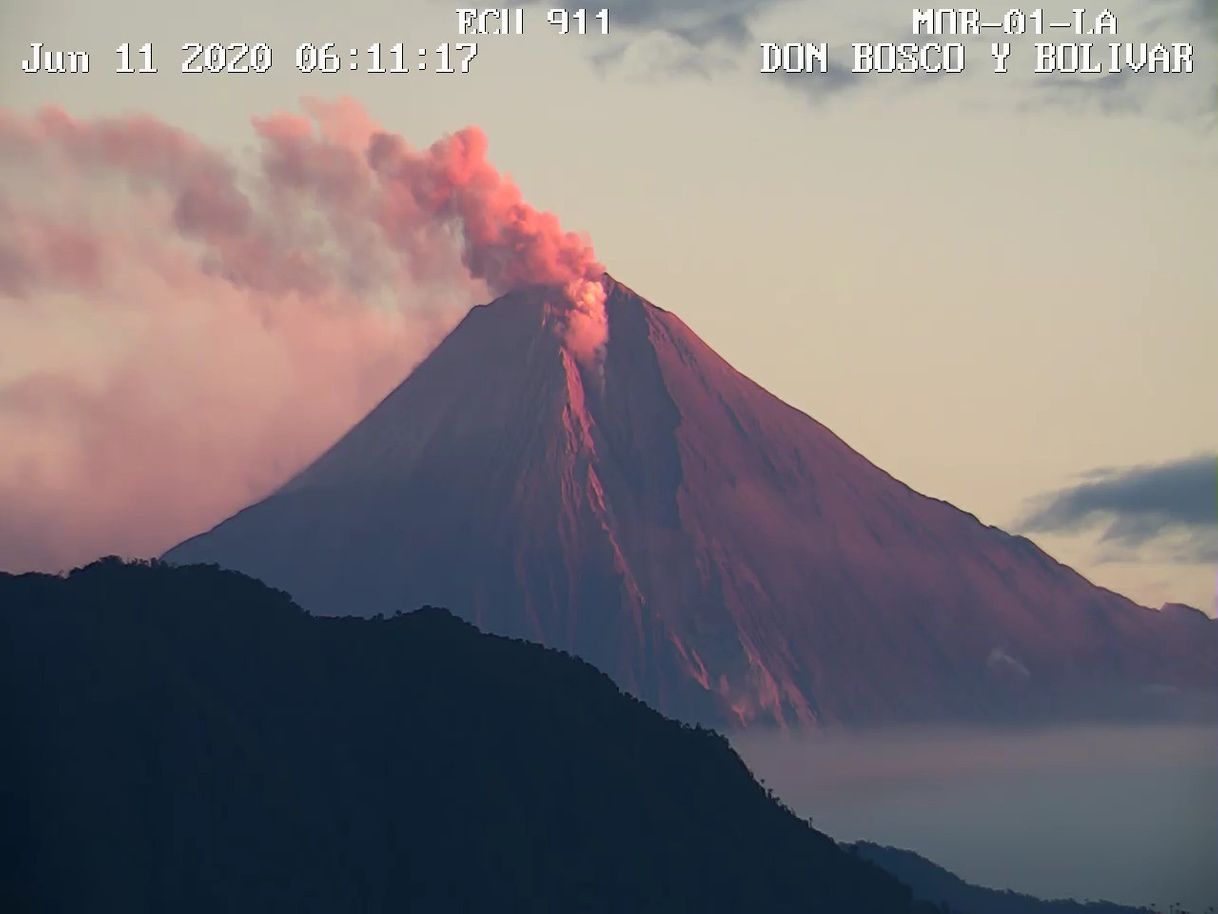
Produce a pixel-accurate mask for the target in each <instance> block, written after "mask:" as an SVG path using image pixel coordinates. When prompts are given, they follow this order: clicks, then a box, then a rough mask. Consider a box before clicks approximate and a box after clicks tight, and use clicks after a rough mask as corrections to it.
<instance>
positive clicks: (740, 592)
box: [166, 277, 1218, 726]
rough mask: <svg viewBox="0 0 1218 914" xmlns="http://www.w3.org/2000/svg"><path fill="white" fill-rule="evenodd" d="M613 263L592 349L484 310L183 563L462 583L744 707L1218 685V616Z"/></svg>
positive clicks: (362, 593) (481, 618)
mask: <svg viewBox="0 0 1218 914" xmlns="http://www.w3.org/2000/svg"><path fill="white" fill-rule="evenodd" d="M604 285H605V290H606V293H607V295H606V301H605V311H606V314H607V317H608V323H609V328H608V329H609V336H608V342H607V343H606V344H605V346H604V350H603V360H602V362H601V364H600V365H599V366H597V368H596V369H592V368H589V367H588V366H587V365H585V364H583V363H581V362H580V361H579V360H577V359H575V358H573V357H572V356H571V355H570V354H569V352H568V350H567V348H566V347H565V346H564V345H563V342H562V338H561V335H560V334H557V333H555V332H553V327H552V326H550V325H551V324H552V323H553V319H554V318H553V313H554V312H553V311H552V309H551V307H550V304H552V301H553V297H554V296H556V295H560V294H561V293H560V292H556V291H554V290H550V289H540V288H534V289H527V290H522V291H517V292H513V293H511V294H508V295H505V296H504V297H502V298H500V299H498V300H497V301H495V302H493V303H492V304H489V305H483V306H479V307H476V308H474V309H473V310H472V311H471V312H470V313H469V314H468V315H467V316H466V318H465V319H464V320H463V321H462V322H461V324H460V325H459V326H458V327H457V328H456V329H455V330H454V331H453V332H452V333H451V334H450V335H449V336H448V337H447V338H446V339H445V340H444V341H443V342H442V343H441V344H440V346H439V347H437V349H436V350H435V351H434V352H433V353H432V354H431V355H430V356H429V357H428V358H427V359H426V360H425V361H424V362H423V363H422V364H421V365H419V367H418V368H417V369H416V370H415V371H414V372H413V373H412V374H411V375H410V376H409V377H408V378H407V379H406V380H405V381H404V382H403V383H402V384H401V385H400V386H399V387H398V388H397V389H395V390H394V391H393V392H392V393H390V394H389V396H387V397H386V398H385V399H384V400H383V401H382V402H381V403H380V405H378V406H377V407H376V408H375V409H374V410H373V411H372V412H371V413H370V414H369V415H368V416H367V417H366V418H365V419H364V420H363V421H361V422H360V423H359V424H358V425H356V426H355V427H354V428H353V429H352V430H351V431H350V432H349V433H348V434H347V435H346V436H344V437H343V438H342V439H341V440H340V441H339V442H338V443H337V444H335V445H334V446H333V447H332V448H330V450H329V451H327V452H326V453H325V454H323V455H322V456H321V457H320V458H319V459H318V460H316V461H315V462H314V463H313V464H312V465H310V466H309V467H307V468H306V469H305V470H303V471H302V472H301V473H299V474H298V475H297V476H296V477H295V478H293V479H292V480H291V481H289V482H288V483H287V484H286V485H284V486H283V487H282V488H281V489H279V490H278V491H277V492H275V493H274V494H272V495H271V496H269V497H268V498H266V499H265V500H263V501H261V502H259V503H257V504H255V505H253V506H251V507H249V508H246V509H245V510H243V511H241V512H240V513H238V514H237V515H235V516H234V517H232V518H230V519H229V520H227V521H224V522H223V523H221V524H220V525H219V526H217V527H216V528H215V529H213V530H211V531H210V532H208V533H204V534H202V535H200V536H197V537H194V538H193V539H190V540H188V541H186V542H184V543H182V544H181V545H179V546H177V547H176V548H174V549H172V550H171V551H170V552H169V553H168V554H167V555H166V558H167V559H168V560H170V561H173V562H178V563H189V562H214V563H218V564H220V565H222V566H225V567H229V568H234V569H237V570H240V571H243V572H246V573H248V574H251V575H254V576H257V577H259V578H261V579H262V580H264V581H266V582H267V583H269V584H271V585H273V586H275V587H280V588H283V589H284V590H287V591H288V592H290V593H291V594H292V595H293V596H294V597H295V598H296V600H297V601H298V602H299V603H300V604H301V605H303V606H304V607H305V608H307V609H310V610H313V611H315V612H321V613H328V614H346V613H353V614H355V613H357V614H363V615H371V614H375V613H378V612H393V611H395V610H408V609H414V608H416V607H418V606H420V605H423V604H434V605H440V606H447V607H450V608H451V609H452V610H453V611H454V612H456V613H457V614H459V615H462V616H464V617H466V618H468V619H470V620H471V621H473V622H475V623H476V624H477V625H479V626H480V627H482V628H484V629H487V630H490V631H493V632H497V633H502V634H507V635H513V636H517V637H521V638H527V639H530V640H534V641H539V642H542V643H544V644H547V645H550V646H552V647H557V648H562V649H565V650H568V651H570V652H572V653H575V654H577V655H579V656H581V657H583V658H585V659H586V660H588V661H590V662H591V663H593V664H595V665H597V666H598V667H600V668H601V669H602V670H604V671H606V672H607V673H609V674H610V675H611V676H612V677H613V678H614V679H615V680H616V681H617V682H618V683H619V685H621V686H622V687H624V688H626V689H628V690H629V691H631V692H633V693H634V694H635V695H637V696H639V697H640V698H642V699H644V700H646V701H647V702H649V703H650V704H652V705H654V706H655V707H658V708H659V709H660V710H662V711H665V712H666V713H669V714H672V715H674V716H677V717H681V718H684V719H686V720H698V721H707V722H712V723H719V724H726V725H729V726H739V725H748V724H751V723H758V722H761V723H779V724H783V725H796V724H805V725H827V724H834V723H880V722H891V721H926V720H1004V719H1027V718H1042V717H1061V716H1075V715H1087V716H1091V715H1095V714H1103V715H1110V714H1114V713H1119V714H1133V713H1154V714H1159V713H1163V712H1164V711H1165V710H1175V706H1176V704H1177V703H1179V702H1182V701H1183V700H1184V698H1185V697H1187V696H1188V695H1189V694H1190V693H1192V692H1194V691H1208V690H1212V689H1213V688H1214V686H1215V685H1216V684H1218V663H1216V661H1215V658H1216V657H1218V651H1216V650H1215V648H1216V647H1218V624H1216V623H1214V622H1212V621H1210V620H1208V619H1206V618H1205V617H1200V618H1193V617H1192V616H1191V615H1181V614H1172V613H1160V612H1158V611H1155V610H1151V609H1147V608H1145V607H1142V606H1138V605H1137V604H1135V603H1133V602H1131V601H1130V600H1127V599H1125V598H1124V597H1122V596H1119V595H1118V594H1115V593H1112V592H1111V591H1108V590H1104V589H1102V588H1099V587H1096V586H1094V585H1092V584H1091V583H1089V582H1088V581H1087V580H1086V579H1084V578H1083V577H1082V576H1080V575H1079V574H1077V573H1076V572H1074V571H1073V570H1071V569H1070V568H1067V567H1065V566H1064V565H1061V564H1059V563H1058V562H1056V561H1054V560H1053V559H1052V558H1050V557H1049V556H1047V555H1046V554H1045V553H1043V552H1042V551H1041V550H1040V549H1038V548H1037V547H1036V546H1035V545H1034V544H1033V543H1031V542H1030V541H1029V540H1027V539H1024V538H1022V537H1017V536H1011V535H1008V534H1007V533H1005V532H1003V531H1002V530H999V529H997V528H995V527H989V526H985V525H984V524H982V523H980V522H979V521H978V520H977V519H976V518H975V517H973V516H972V515H970V514H967V513H965V512H963V511H960V510H958V509H956V508H955V507H953V506H951V505H949V504H947V503H946V502H943V501H939V500H936V499H933V498H927V497H926V496H923V495H920V494H918V493H917V492H915V491H913V490H912V489H910V488H909V487H908V486H906V485H904V484H902V483H901V482H899V481H897V480H896V479H894V478H893V477H891V476H889V475H888V474H887V473H885V472H884V471H883V470H881V469H879V468H877V467H876V466H874V465H872V464H871V463H869V462H868V461H867V460H866V459H865V458H863V457H862V456H860V455H859V454H857V453H856V452H855V451H853V450H851V449H850V448H849V447H848V446H847V445H846V444H845V443H843V442H842V441H841V440H840V439H839V438H837V436H835V435H834V434H833V433H832V432H830V431H829V430H828V429H827V428H825V427H824V426H822V425H820V424H819V423H818V422H816V421H815V420H813V419H811V418H810V417H808V416H807V415H805V414H804V413H802V412H800V411H798V410H796V409H794V408H792V407H790V406H788V405H786V404H785V403H783V402H781V401H780V400H778V399H777V398H776V397H774V396H772V395H771V394H769V393H767V392H766V391H765V390H763V389H762V388H760V387H758V386H757V385H756V384H754V383H753V382H751V381H750V380H749V379H748V378H746V377H744V376H743V375H741V374H740V373H739V372H737V371H736V370H734V369H733V368H732V367H731V366H729V365H728V364H727V363H726V362H725V361H724V360H723V359H721V358H720V357H719V356H718V355H716V354H715V353H714V352H713V351H712V350H711V349H710V348H709V347H708V346H707V345H706V344H705V343H704V342H702V340H700V339H699V338H698V337H697V336H696V335H695V334H694V333H693V332H692V331H691V330H690V329H689V328H688V327H686V326H685V324H684V323H682V322H681V321H680V320H679V319H678V318H677V317H676V316H675V315H673V314H671V313H669V312H667V311H664V310H662V309H660V308H657V307H655V306H654V305H652V304H650V303H649V302H647V301H645V300H644V299H642V298H641V297H639V296H638V295H636V294H635V293H634V292H632V291H631V290H630V289H628V288H626V287H625V286H623V285H621V284H620V283H617V282H616V281H614V280H612V279H610V278H608V277H606V278H605V280H604ZM1198 615H1199V614H1198ZM1169 705H1170V706H1171V708H1170V709H1169V708H1168V706H1169Z"/></svg>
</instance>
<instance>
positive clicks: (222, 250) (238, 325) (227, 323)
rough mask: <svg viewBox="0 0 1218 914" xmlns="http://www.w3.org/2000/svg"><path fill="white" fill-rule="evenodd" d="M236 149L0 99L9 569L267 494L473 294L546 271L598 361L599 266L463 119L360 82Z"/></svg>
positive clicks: (266, 124) (260, 127)
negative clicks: (412, 125)
mask: <svg viewBox="0 0 1218 914" xmlns="http://www.w3.org/2000/svg"><path fill="white" fill-rule="evenodd" d="M253 130H254V141H255V143H254V148H253V149H252V150H247V151H245V152H240V153H238V152H231V151H228V150H224V149H221V148H217V147H215V146H213V145H209V144H207V143H204V142H203V141H201V140H200V139H198V138H196V137H194V136H192V135H190V134H189V133H187V132H184V131H182V130H179V129H176V128H174V127H172V126H170V125H168V124H166V123H164V122H162V121H160V120H158V119H156V118H152V117H146V116H124V117H114V118H99V119H90V120H82V119H76V118H74V117H72V116H71V115H70V114H68V113H67V112H65V111H63V110H62V109H58V108H46V109H42V110H40V111H38V112H36V113H34V114H32V115H22V114H17V113H14V112H10V111H5V110H3V109H0V341H2V345H0V440H3V441H4V442H5V446H4V448H3V449H0V506H3V510H0V567H3V568H10V569H27V568H50V569H54V568H60V567H67V566H69V565H71V564H74V563H78V562H81V561H84V560H87V559H89V558H92V557H94V556H95V555H97V554H99V553H100V552H124V553H128V554H150V553H154V552H157V551H159V550H161V549H162V548H164V547H165V546H166V545H167V544H169V543H171V542H173V541H174V539H175V538H177V537H179V536H181V535H182V534H183V533H186V532H189V531H191V530H194V529H198V528H200V527H203V526H207V525H208V524H210V523H213V522H215V521H217V520H219V519H220V518H221V517H223V516H224V515H225V514H227V513H228V512H230V511H231V510H233V509H235V508H236V507H239V506H240V505H241V504H243V503H245V502H247V501H248V500H249V499H250V498H252V497H257V496H258V495H261V494H265V493H266V492H267V491H269V490H270V489H271V488H273V487H274V486H275V485H277V484H278V483H279V482H281V481H282V480H283V479H285V478H286V477H287V476H288V475H290V473H291V472H292V471H294V470H295V469H297V468H298V467H299V466H301V465H303V464H304V463H305V462H306V461H307V460H308V459H310V458H311V457H313V456H315V455H316V453H317V452H318V451H319V450H320V449H322V448H323V447H325V446H326V445H327V444H328V443H329V442H331V441H332V440H334V439H335V438H336V437H337V436H338V435H339V434H340V433H341V432H342V431H343V430H344V429H345V428H347V427H348V426H349V425H350V424H351V423H352V422H354V421H355V420H356V419H358V418H359V417H360V416H361V415H363V414H364V413H365V412H366V411H367V410H368V409H369V408H370V407H371V406H372V405H373V404H375V402H376V401H377V400H378V399H379V398H380V397H381V396H383V395H384V394H385V393H386V391H387V390H388V389H389V388H390V387H391V386H392V385H393V384H395V383H396V382H397V381H399V380H400V379H401V377H402V376H403V375H404V374H405V373H406V372H407V371H408V370H409V368H410V367H411V366H412V365H413V364H414V363H415V362H417V361H418V360H419V359H420V358H422V357H423V356H424V355H426V353H427V352H428V351H429V350H430V349H431V347H432V346H433V345H434V344H435V343H436V342H437V341H438V340H439V339H440V338H441V337H442V336H443V335H444V333H446V332H447V331H448V330H449V329H450V328H451V327H452V326H453V325H454V324H455V323H456V321H457V319H458V318H459V317H460V316H461V314H462V313H463V312H464V311H465V309H466V308H468V307H469V305H470V304H472V303H474V302H476V301H485V300H488V299H489V298H490V297H491V296H493V295H497V294H500V293H502V292H506V291H509V290H511V289H513V288H515V287H517V286H520V285H526V284H527V285H535V284H551V285H554V286H556V287H559V288H561V289H562V290H565V292H566V296H565V297H564V296H562V295H557V294H556V296H555V299H556V302H555V306H554V307H555V313H556V317H557V323H558V325H559V327H560V329H561V330H562V332H563V333H564V338H565V342H566V345H567V347H568V348H569V349H570V350H571V351H572V352H573V353H574V354H575V355H576V356H578V357H579V358H580V359H581V360H583V361H584V362H595V360H596V359H597V358H598V355H597V353H598V351H599V349H600V347H602V346H603V344H604V341H605V337H606V329H605V328H606V323H605V319H604V310H603V292H602V291H601V287H600V281H599V278H600V275H601V273H602V268H601V267H600V265H599V264H598V263H597V262H596V260H595V257H594V255H593V252H592V247H591V245H590V243H589V242H588V240H587V238H586V237H584V236H582V235H577V234H574V233H570V232H565V231H563V229H562V228H561V226H560V225H559V222H558V220H557V218H556V217H555V216H553V215H552V214H550V213H545V212H540V211H538V210H536V209H534V208H533V207H531V206H529V205H528V203H526V202H525V201H524V199H523V197H522V195H521V192H520V190H519V188H517V187H516V185H515V184H514V183H513V182H512V181H511V180H510V179H509V178H508V177H506V176H504V175H501V174H500V173H499V172H498V171H497V170H496V169H495V168H494V167H493V166H492V165H491V164H490V162H489V161H488V159H487V141H486V137H485V136H484V135H483V134H482V132H481V131H480V130H478V129H477V128H476V127H468V128H466V129H464V130H461V131H458V132H457V133H454V134H451V135H449V136H446V137H443V138H442V139H440V140H439V141H437V142H436V143H434V144H432V145H431V146H430V147H427V148H422V149H416V148H414V147H411V146H410V145H409V144H408V143H407V142H406V141H405V140H404V139H403V138H402V137H400V136H397V135H395V134H392V133H390V132H388V131H386V130H384V129H383V128H381V127H380V126H378V125H377V124H376V123H374V122H373V121H372V120H371V119H370V118H369V117H368V115H367V114H366V113H365V112H364V111H363V110H362V109H361V108H360V107H359V105H357V104H356V103H355V102H353V101H350V100H342V101H338V102H320V101H316V100H307V101H306V102H305V103H304V114H303V115H298V114H273V115H270V116H267V117H264V118H257V119H255V120H254V122H253Z"/></svg>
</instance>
